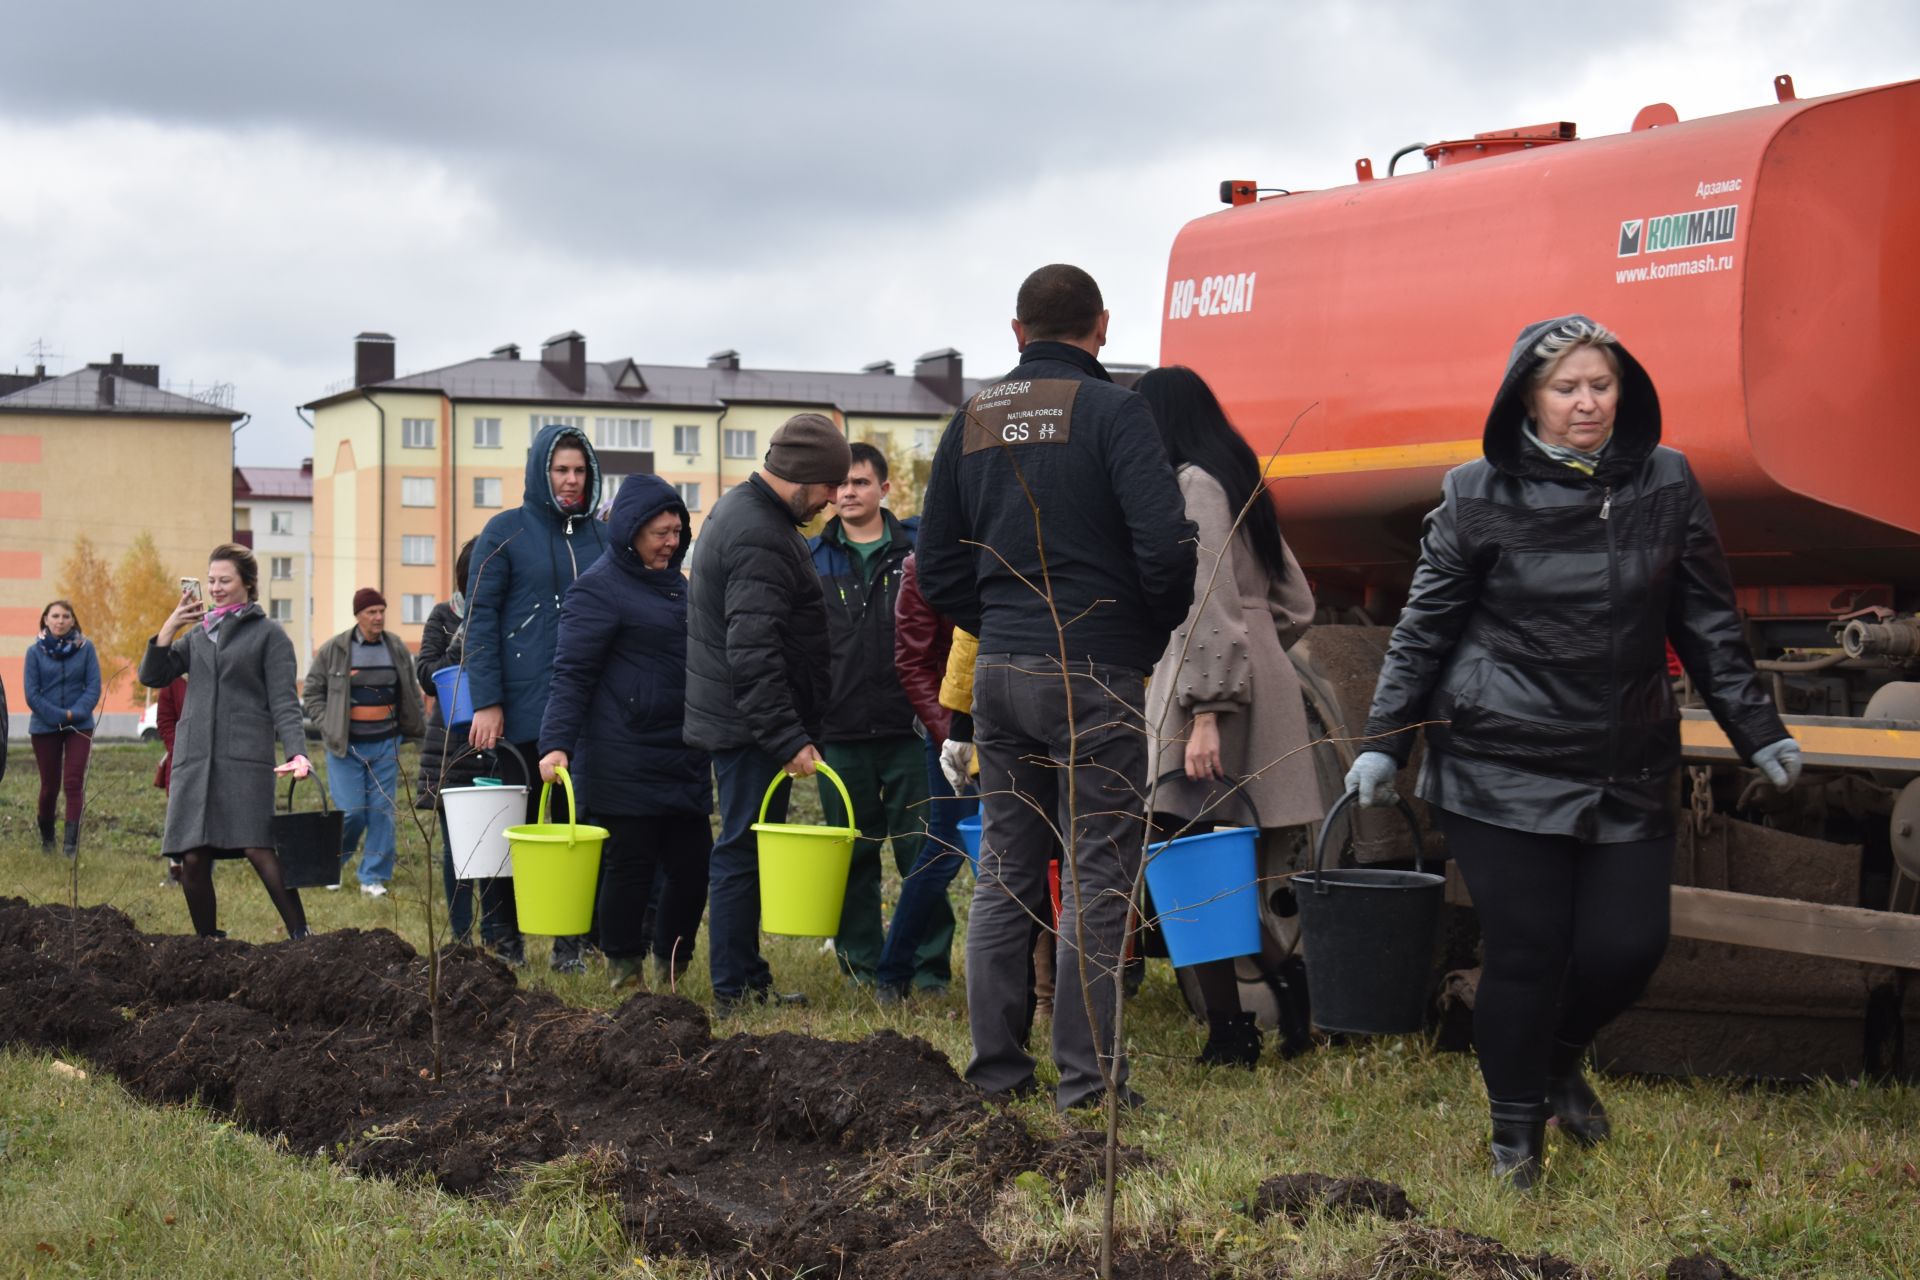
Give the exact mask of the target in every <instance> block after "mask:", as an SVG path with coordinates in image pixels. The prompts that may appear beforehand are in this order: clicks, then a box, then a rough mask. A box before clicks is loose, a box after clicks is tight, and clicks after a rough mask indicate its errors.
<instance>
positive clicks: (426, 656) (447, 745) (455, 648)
mask: <svg viewBox="0 0 1920 1280" xmlns="http://www.w3.org/2000/svg"><path fill="white" fill-rule="evenodd" d="M466 639H467V637H466V631H465V629H464V624H463V621H462V619H461V617H460V615H459V613H457V612H456V611H455V610H454V607H453V602H452V601H449V600H442V601H441V602H440V603H439V604H436V605H435V606H433V611H432V612H431V613H429V614H428V615H427V621H426V625H424V626H422V627H421V628H420V649H419V651H418V652H417V653H416V654H415V655H414V659H413V671H414V675H415V676H416V677H417V678H418V679H419V681H420V689H421V691H422V692H423V693H428V694H432V693H434V692H435V690H434V684H433V673H434V672H436V671H438V670H440V669H441V668H442V667H457V666H459V665H460V654H461V650H462V649H463V648H464V647H465V645H466ZM449 752H451V753H452V755H453V767H452V768H450V769H449V768H448V767H447V764H446V761H447V755H448V753H449ZM491 763H492V762H491V760H490V759H489V758H488V757H487V756H486V755H483V754H482V753H480V752H476V751H475V750H474V749H473V748H472V747H470V746H468V745H467V734H466V731H465V730H464V729H459V730H455V731H453V732H452V733H449V732H448V731H447V722H446V719H445V718H444V717H443V716H442V715H441V714H440V700H439V698H438V697H437V696H436V697H435V699H434V703H433V710H432V711H430V712H428V713H427V732H426V736H425V737H423V738H421V740H420V772H419V775H418V779H419V780H418V781H417V782H416V783H415V784H414V802H413V807H414V808H416V809H432V808H435V807H436V806H438V805H439V803H440V788H441V787H443V786H447V787H466V786H471V785H473V780H474V779H475V778H478V777H479V776H481V774H483V773H487V772H490V767H489V766H490V765H491ZM528 763H529V764H531V763H532V762H531V761H529V762H528Z"/></svg>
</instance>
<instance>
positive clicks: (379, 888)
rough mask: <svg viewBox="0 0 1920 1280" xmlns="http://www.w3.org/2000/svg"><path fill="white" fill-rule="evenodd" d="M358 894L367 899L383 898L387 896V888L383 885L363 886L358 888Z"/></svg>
mask: <svg viewBox="0 0 1920 1280" xmlns="http://www.w3.org/2000/svg"><path fill="white" fill-rule="evenodd" d="M360 892H362V893H364V894H366V895H367V896H368V897H369V898H384V897H386V896H387V886H385V885H383V884H363V885H361V886H360Z"/></svg>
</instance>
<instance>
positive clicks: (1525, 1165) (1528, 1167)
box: [1491, 1102, 1548, 1191]
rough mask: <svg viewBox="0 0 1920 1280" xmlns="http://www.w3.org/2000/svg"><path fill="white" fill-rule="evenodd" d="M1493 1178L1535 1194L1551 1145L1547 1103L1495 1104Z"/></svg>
mask: <svg viewBox="0 0 1920 1280" xmlns="http://www.w3.org/2000/svg"><path fill="white" fill-rule="evenodd" d="M1491 1111H1492V1115H1493V1141H1492V1144H1491V1145H1492V1150H1493V1176H1494V1177H1495V1178H1496V1179H1502V1180H1504V1181H1506V1182H1507V1183H1509V1184H1510V1185H1511V1186H1512V1187H1513V1189H1514V1190H1515V1191H1531V1190H1532V1189H1533V1186H1534V1184H1535V1183H1537V1182H1538V1181H1539V1180H1540V1157H1541V1153H1542V1152H1544V1151H1545V1150H1546V1145H1547V1114H1548V1111H1547V1105H1546V1103H1544V1102H1517V1103H1516V1102H1494V1103H1493V1104H1492V1106H1491Z"/></svg>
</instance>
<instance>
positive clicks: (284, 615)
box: [267, 574, 293, 623]
mask: <svg viewBox="0 0 1920 1280" xmlns="http://www.w3.org/2000/svg"><path fill="white" fill-rule="evenodd" d="M274 576H275V577H279V575H278V574H275V575H274ZM267 616H268V617H270V618H272V619H273V620H274V621H275V622H280V623H287V622H292V621H293V601H291V600H269V601H267Z"/></svg>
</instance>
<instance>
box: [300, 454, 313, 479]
mask: <svg viewBox="0 0 1920 1280" xmlns="http://www.w3.org/2000/svg"><path fill="white" fill-rule="evenodd" d="M300 474H301V475H303V476H307V477H311V476H312V475H313V459H312V458H302V459H300Z"/></svg>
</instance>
